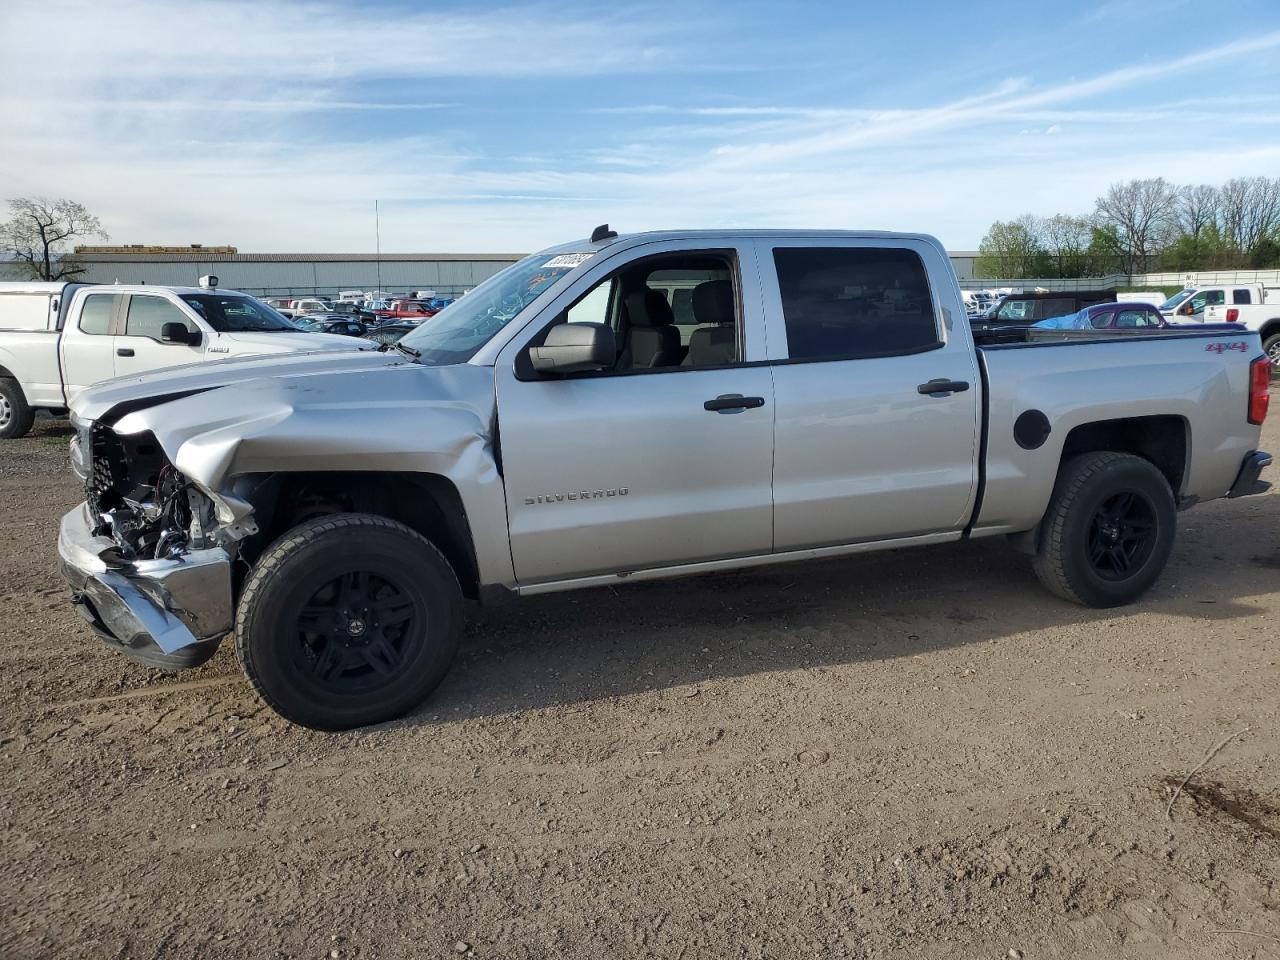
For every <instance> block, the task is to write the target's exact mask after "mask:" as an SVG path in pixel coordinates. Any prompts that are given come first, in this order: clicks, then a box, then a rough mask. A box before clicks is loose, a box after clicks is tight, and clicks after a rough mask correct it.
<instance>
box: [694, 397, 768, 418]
mask: <svg viewBox="0 0 1280 960" xmlns="http://www.w3.org/2000/svg"><path fill="white" fill-rule="evenodd" d="M763 406H764V397H744V396H743V395H742V394H740V393H722V394H721V395H720V396H718V397H716V398H715V399H714V400H708V401H707V402H706V403H704V404H703V405H702V409H703V410H715V411H718V412H720V413H732V412H733V411H735V410H752V409H754V408H756V407H763Z"/></svg>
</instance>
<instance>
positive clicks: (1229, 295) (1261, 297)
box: [1160, 283, 1280, 323]
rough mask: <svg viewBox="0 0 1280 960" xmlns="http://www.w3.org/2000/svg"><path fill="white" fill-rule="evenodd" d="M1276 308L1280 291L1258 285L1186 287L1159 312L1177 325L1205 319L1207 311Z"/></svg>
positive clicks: (1231, 284)
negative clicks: (1271, 306) (1266, 305)
mask: <svg viewBox="0 0 1280 960" xmlns="http://www.w3.org/2000/svg"><path fill="white" fill-rule="evenodd" d="M1261 304H1273V305H1280V287H1268V286H1265V285H1263V284H1261V283H1229V284H1215V285H1211V286H1197V287H1187V288H1186V289H1185V290H1182V291H1180V292H1178V293H1175V294H1174V295H1173V296H1172V297H1170V298H1169V299H1168V300H1166V301H1165V302H1164V303H1162V304H1160V312H1161V313H1163V314H1164V315H1165V316H1166V317H1168V318H1169V319H1170V320H1174V321H1177V322H1178V323H1190V322H1195V321H1197V320H1203V319H1205V310H1206V309H1207V308H1209V307H1225V306H1232V307H1247V306H1257V305H1261Z"/></svg>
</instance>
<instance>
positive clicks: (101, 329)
mask: <svg viewBox="0 0 1280 960" xmlns="http://www.w3.org/2000/svg"><path fill="white" fill-rule="evenodd" d="M115 300H116V298H115V296H114V295H112V294H110V293H92V294H90V295H89V296H87V297H85V298H84V306H82V307H81V308H80V332H81V333H87V334H89V335H91V336H95V337H104V336H106V335H107V334H109V333H110V332H111V308H112V307H114V306H115Z"/></svg>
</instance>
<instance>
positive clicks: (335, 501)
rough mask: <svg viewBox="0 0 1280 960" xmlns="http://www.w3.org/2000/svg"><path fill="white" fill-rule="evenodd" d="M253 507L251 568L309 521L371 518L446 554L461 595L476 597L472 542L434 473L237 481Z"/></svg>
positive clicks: (454, 493) (248, 545) (245, 548)
mask: <svg viewBox="0 0 1280 960" xmlns="http://www.w3.org/2000/svg"><path fill="white" fill-rule="evenodd" d="M240 480H241V481H242V484H238V486H241V487H242V488H243V487H245V486H247V487H248V490H247V497H246V499H248V500H249V502H250V503H252V504H253V507H254V515H255V517H256V519H257V521H258V533H256V534H255V535H254V536H252V537H250V538H248V539H246V540H245V541H244V543H243V544H242V547H241V556H242V557H243V558H244V559H245V560H246V561H247V562H248V563H250V564H252V563H255V562H256V561H257V559H258V557H259V556H261V555H262V553H263V552H264V551H265V550H266V549H267V547H268V546H270V545H271V544H272V543H273V542H275V540H277V539H278V538H279V537H280V536H282V535H283V534H285V533H286V532H287V531H289V530H291V529H293V528H294V527H296V526H298V525H299V524H301V523H304V522H305V521H307V520H311V519H314V518H315V517H319V516H324V515H327V514H334V513H370V514H375V515H377V516H381V517H387V518H388V519H391V520H397V521H399V522H400V523H403V524H404V525H405V526H407V527H409V528H410V529H412V530H414V531H416V532H418V533H420V534H422V535H423V536H424V537H426V538H427V539H428V540H430V541H431V542H432V543H433V544H435V546H436V548H437V549H439V551H440V552H441V553H442V554H444V556H445V559H446V560H448V561H449V564H450V565H451V566H452V567H453V570H454V573H455V574H456V575H457V577H458V583H459V584H460V585H461V586H462V592H463V595H464V596H466V597H469V598H471V599H477V598H478V597H479V593H480V576H479V568H478V564H477V561H476V550H475V542H474V539H473V537H472V533H471V525H470V523H469V522H468V520H467V512H466V508H465V506H464V505H463V502H462V496H461V495H460V494H459V492H458V488H457V487H456V486H455V485H454V483H453V482H452V481H451V480H450V479H449V478H448V477H445V476H442V475H440V474H434V473H413V472H409V471H377V472H370V471H323V472H305V473H273V474H267V475H260V476H256V477H242V478H240Z"/></svg>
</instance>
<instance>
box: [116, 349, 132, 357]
mask: <svg viewBox="0 0 1280 960" xmlns="http://www.w3.org/2000/svg"><path fill="white" fill-rule="evenodd" d="M116 356H117V357H132V356H133V347H116Z"/></svg>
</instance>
